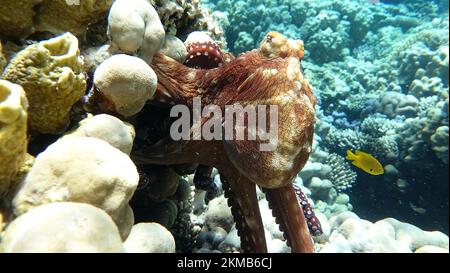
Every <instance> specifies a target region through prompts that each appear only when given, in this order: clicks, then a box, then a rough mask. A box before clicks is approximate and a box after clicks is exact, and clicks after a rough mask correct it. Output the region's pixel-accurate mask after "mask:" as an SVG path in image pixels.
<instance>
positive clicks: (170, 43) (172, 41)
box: [160, 35, 187, 63]
mask: <svg viewBox="0 0 450 273" xmlns="http://www.w3.org/2000/svg"><path fill="white" fill-rule="evenodd" d="M160 52H161V53H164V54H165V55H166V56H169V57H170V58H172V59H174V60H176V61H178V62H179V63H184V61H185V60H186V56H187V50H186V46H185V45H184V43H183V41H181V40H180V39H178V38H177V37H176V36H173V35H166V40H165V42H164V46H163V47H162V48H161V51H160Z"/></svg>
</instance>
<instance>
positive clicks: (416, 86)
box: [0, 0, 449, 253]
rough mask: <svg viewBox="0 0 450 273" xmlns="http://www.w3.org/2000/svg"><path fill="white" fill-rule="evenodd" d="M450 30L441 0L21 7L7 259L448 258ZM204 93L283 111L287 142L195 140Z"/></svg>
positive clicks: (11, 87)
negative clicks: (360, 160)
mask: <svg viewBox="0 0 450 273" xmlns="http://www.w3.org/2000/svg"><path fill="white" fill-rule="evenodd" d="M448 22H449V21H448V1H441V0H433V1H417V0H406V1H397V0H382V1H368V0H341V1H335V0H320V1H319V0H308V1H304V0H278V1H272V0H249V1H233V0H194V1H184V0H115V1H113V0H107V1H99V0H81V1H78V0H38V1H36V0H34V1H33V0H17V1H11V0H3V1H2V3H1V5H0V39H1V42H0V74H1V80H0V162H1V163H0V232H1V235H0V236H1V238H0V252H128V253H137V252H140V253H157V252H160V253H173V252H196V253H223V252H249V251H258V252H266V251H267V252H278V253H287V252H313V251H315V252H323V253H325V252H353V253H356V252H416V253H428V252H447V253H448V251H449V240H448V236H447V235H446V234H443V233H441V232H439V231H444V232H448V185H449V183H448V163H449V162H448V161H449V160H448V157H449V153H448V148H449V147H448V143H449V132H448V131H449V129H448V126H449V125H448V112H449V111H448V109H449V106H448V97H449V95H448V93H449V90H448V83H449V72H448V71H449V70H448V59H449V46H448V45H449V39H448V29H449V23H448ZM277 31H279V32H282V33H283V34H284V35H281V34H280V33H278V32H277ZM225 34H226V39H225ZM58 35H59V36H58ZM300 39H301V40H300ZM227 46H228V47H229V48H227ZM255 48H256V49H255ZM227 50H229V51H231V52H232V53H230V52H227ZM241 53H242V54H241ZM233 54H235V55H236V57H235V56H234V55H233ZM238 54H240V55H238ZM306 79H308V80H306ZM311 86H312V87H314V94H313V92H312V91H313V90H312V87H311ZM194 97H200V98H201V103H202V106H204V104H215V105H218V106H219V108H220V110H219V111H220V112H221V113H222V114H223V113H224V111H225V110H226V106H227V105H230V104H233V105H242V106H256V105H261V104H263V105H277V106H279V107H278V110H279V111H278V115H279V117H278V118H279V119H278V120H279V124H278V131H277V133H278V134H277V137H278V138H276V139H275V138H274V137H272V138H267V135H265V134H262V133H261V132H260V131H259V132H258V133H257V134H256V135H257V137H258V138H257V140H256V141H249V140H246V141H240V140H225V141H223V140H213V141H210V140H207V139H202V140H200V141H184V140H182V141H176V140H174V139H172V138H171V137H170V131H171V130H170V127H171V125H173V124H174V117H173V115H172V116H171V114H170V111H171V109H172V105H174V104H177V105H178V106H181V105H183V106H184V107H186V108H187V109H185V110H187V112H189V113H190V114H195V111H194V109H195V108H194V104H195V103H196V102H195V100H192V99H193V98H194ZM28 103H29V106H28ZM180 104H181V105H180ZM205 109H206V108H205ZM214 117H215V116H214ZM194 119H195V118H194ZM189 120H191V119H189ZM210 121H213V118H212V117H209V118H204V119H202V120H201V125H202V127H203V126H204V125H210V124H211V123H210ZM247 121H248V119H247ZM271 124H272V123H271ZM227 125H228V124H227V123H226V122H225V123H222V121H221V122H220V123H218V126H219V127H226V126H227ZM187 129H189V130H188V131H187V134H185V136H186V135H188V136H190V137H191V138H192V137H197V134H196V125H195V124H194V125H192V127H189V128H187ZM250 129H251V128H249V127H247V128H246V130H247V131H246V133H251V132H250V131H249V130H250ZM266 129H267V128H266ZM236 133H237V132H236ZM269 139H270V141H268V142H266V141H265V140H269ZM260 144H261V145H262V146H259V145H260ZM267 144H268V145H267ZM273 144H277V145H275V150H273V151H268V152H263V151H262V150H261V149H264V148H262V147H265V148H267V147H269V149H270V147H272V146H271V145H273ZM257 145H258V146H259V147H258V146H257ZM264 145H266V146H264ZM356 149H358V150H361V151H363V152H366V153H368V154H370V155H372V156H373V157H375V158H376V159H377V161H379V162H380V163H381V165H382V166H383V168H384V174H383V175H377V176H372V175H371V174H370V173H366V172H363V171H361V170H360V169H358V168H356V167H355V166H352V165H351V164H349V162H348V161H347V160H346V159H345V158H344V157H345V154H346V151H347V150H356ZM155 164H157V165H155ZM214 167H216V168H217V169H216V168H214ZM300 170H301V171H300ZM256 185H258V186H256ZM313 210H314V211H313ZM352 211H353V212H352ZM386 217H388V218H386ZM380 219H381V220H380ZM396 219H398V220H396ZM399 220H401V221H402V222H400V221H399ZM31 222H33V224H30V223H31ZM409 223H410V224H409ZM68 227H70V228H68ZM428 230H439V231H428Z"/></svg>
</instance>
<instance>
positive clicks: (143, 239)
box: [123, 223, 175, 253]
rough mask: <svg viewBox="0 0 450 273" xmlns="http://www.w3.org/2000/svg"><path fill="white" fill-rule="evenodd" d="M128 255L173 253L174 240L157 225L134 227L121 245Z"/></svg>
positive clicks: (143, 224)
mask: <svg viewBox="0 0 450 273" xmlns="http://www.w3.org/2000/svg"><path fill="white" fill-rule="evenodd" d="M123 248H124V250H125V252H128V253H175V239H174V238H173V236H172V234H171V233H170V232H169V231H168V230H167V229H166V228H165V227H163V226H161V225H160V224H158V223H140V224H137V225H134V226H133V228H132V229H131V232H130V235H129V236H128V238H127V240H126V241H125V242H124V243H123Z"/></svg>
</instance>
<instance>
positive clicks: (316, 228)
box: [292, 184, 323, 236]
mask: <svg viewBox="0 0 450 273" xmlns="http://www.w3.org/2000/svg"><path fill="white" fill-rule="evenodd" d="M292 186H293V188H294V192H295V194H296V195H297V198H298V201H299V203H300V206H301V207H302V210H303V214H304V215H305V219H306V223H307V224H308V228H309V232H310V233H311V234H312V235H314V236H320V235H322V233H323V230H322V225H321V224H320V221H319V218H317V216H316V214H315V213H314V211H313V209H312V207H311V204H309V202H308V198H306V195H305V194H304V193H303V192H302V190H301V189H300V187H299V186H298V185H296V184H293V185H292Z"/></svg>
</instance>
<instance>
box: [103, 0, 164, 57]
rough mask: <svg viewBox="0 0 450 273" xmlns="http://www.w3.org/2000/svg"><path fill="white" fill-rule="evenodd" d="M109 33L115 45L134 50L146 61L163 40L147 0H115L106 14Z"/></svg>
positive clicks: (130, 51)
mask: <svg viewBox="0 0 450 273" xmlns="http://www.w3.org/2000/svg"><path fill="white" fill-rule="evenodd" d="M108 35H109V37H110V38H111V42H112V44H113V45H114V46H116V47H118V48H119V49H120V50H122V51H123V52H126V53H136V52H137V53H138V54H139V56H140V57H141V58H143V59H144V60H145V61H146V62H148V63H150V62H151V60H152V58H153V55H154V54H155V53H157V52H158V51H159V50H160V49H161V48H162V46H163V44H164V41H165V31H164V27H163V25H162V24H161V21H160V19H159V16H158V13H157V12H156V10H155V8H154V7H153V6H152V5H151V4H150V3H149V2H148V1H146V0H116V1H115V2H114V3H113V5H112V7H111V9H110V12H109V16H108Z"/></svg>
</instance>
